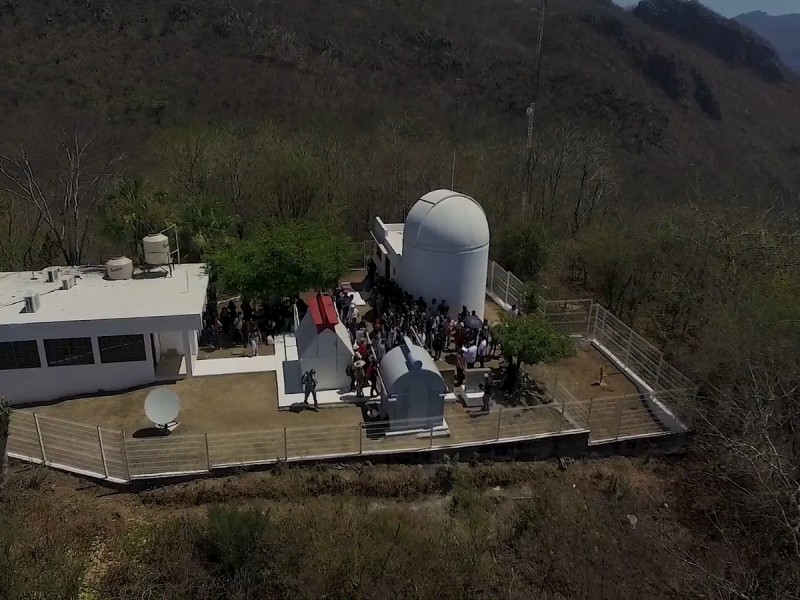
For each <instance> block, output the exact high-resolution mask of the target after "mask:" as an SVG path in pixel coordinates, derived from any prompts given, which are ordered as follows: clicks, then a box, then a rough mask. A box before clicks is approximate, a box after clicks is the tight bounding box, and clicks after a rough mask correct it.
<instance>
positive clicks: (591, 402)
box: [586, 398, 594, 431]
mask: <svg viewBox="0 0 800 600" xmlns="http://www.w3.org/2000/svg"><path fill="white" fill-rule="evenodd" d="M593 406H594V398H589V412H587V413H586V429H588V430H589V431H591V429H592V428H591V427H590V426H589V423H591V422H592V407H593Z"/></svg>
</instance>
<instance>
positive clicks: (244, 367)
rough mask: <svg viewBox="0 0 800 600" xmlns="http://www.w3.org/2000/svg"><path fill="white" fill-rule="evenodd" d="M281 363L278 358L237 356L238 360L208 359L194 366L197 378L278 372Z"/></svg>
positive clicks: (199, 361)
mask: <svg viewBox="0 0 800 600" xmlns="http://www.w3.org/2000/svg"><path fill="white" fill-rule="evenodd" d="M279 366H280V361H279V360H278V358H277V357H276V356H252V357H251V356H237V357H236V358H206V359H204V360H198V361H197V362H196V363H195V366H194V376H195V377H206V376H209V375H235V374H238V373H263V372H266V371H276V370H277V369H278V367H279Z"/></svg>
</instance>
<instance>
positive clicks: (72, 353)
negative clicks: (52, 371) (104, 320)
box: [44, 337, 94, 367]
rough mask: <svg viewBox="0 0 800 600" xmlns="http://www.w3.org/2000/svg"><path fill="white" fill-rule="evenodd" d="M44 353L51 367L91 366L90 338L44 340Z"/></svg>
mask: <svg viewBox="0 0 800 600" xmlns="http://www.w3.org/2000/svg"><path fill="white" fill-rule="evenodd" d="M44 353H45V355H46V356H47V364H48V365H50V366H51V367H71V366H74V365H93V364H94V353H93V352H92V338H88V337H85V338H64V339H60V340H45V341H44Z"/></svg>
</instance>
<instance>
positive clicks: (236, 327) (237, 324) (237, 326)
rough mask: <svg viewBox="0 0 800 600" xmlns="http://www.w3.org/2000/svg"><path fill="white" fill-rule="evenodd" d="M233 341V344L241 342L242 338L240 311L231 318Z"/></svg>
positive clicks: (242, 341)
mask: <svg viewBox="0 0 800 600" xmlns="http://www.w3.org/2000/svg"><path fill="white" fill-rule="evenodd" d="M233 343H234V344H237V345H238V344H243V343H244V339H243V338H242V313H241V311H239V312H237V313H236V317H234V319H233Z"/></svg>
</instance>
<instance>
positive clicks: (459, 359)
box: [455, 349, 467, 387]
mask: <svg viewBox="0 0 800 600" xmlns="http://www.w3.org/2000/svg"><path fill="white" fill-rule="evenodd" d="M466 370H467V360H466V358H464V350H463V349H461V350H459V351H458V354H457V355H456V379H455V385H456V387H461V386H462V385H464V379H465V377H466V375H465V372H466Z"/></svg>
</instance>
